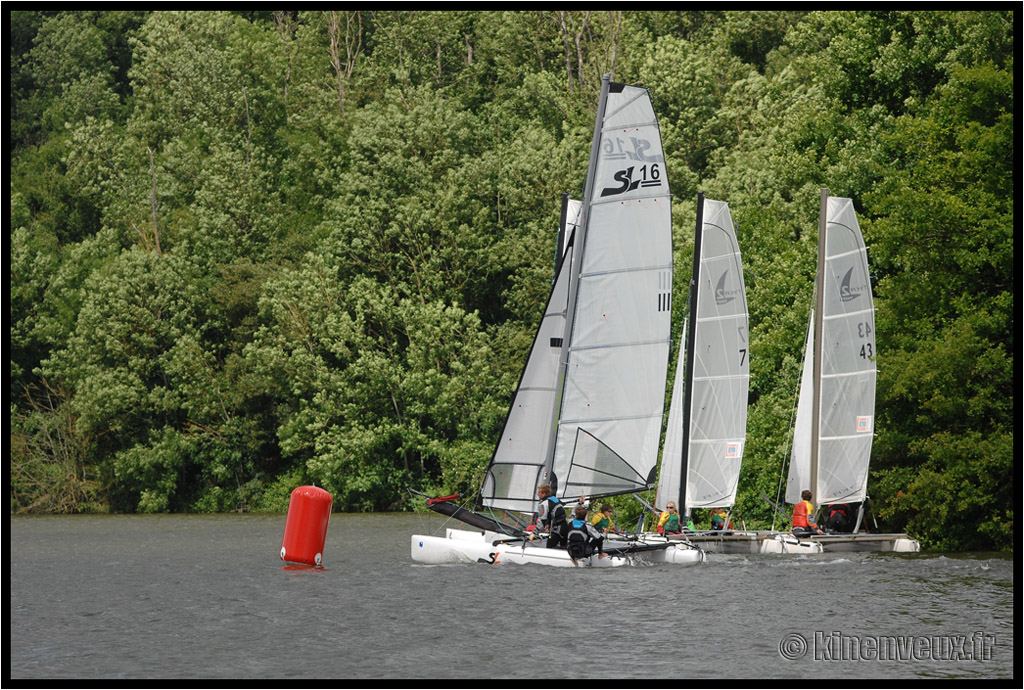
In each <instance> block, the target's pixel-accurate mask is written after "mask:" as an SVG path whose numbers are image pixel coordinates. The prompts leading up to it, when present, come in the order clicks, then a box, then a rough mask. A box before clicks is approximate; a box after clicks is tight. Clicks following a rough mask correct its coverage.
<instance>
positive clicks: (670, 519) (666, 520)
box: [657, 501, 683, 534]
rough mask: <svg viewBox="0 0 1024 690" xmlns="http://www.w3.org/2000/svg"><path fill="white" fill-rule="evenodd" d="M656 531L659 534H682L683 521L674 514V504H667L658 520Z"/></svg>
mask: <svg viewBox="0 0 1024 690" xmlns="http://www.w3.org/2000/svg"><path fill="white" fill-rule="evenodd" d="M657 529H658V533H659V534H682V532H683V519H682V518H681V517H680V516H679V513H678V512H676V504H675V503H673V502H672V501H669V502H668V505H667V506H666V507H665V511H664V512H663V513H662V514H661V517H659V518H658V527H657Z"/></svg>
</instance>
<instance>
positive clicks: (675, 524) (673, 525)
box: [661, 513, 682, 532]
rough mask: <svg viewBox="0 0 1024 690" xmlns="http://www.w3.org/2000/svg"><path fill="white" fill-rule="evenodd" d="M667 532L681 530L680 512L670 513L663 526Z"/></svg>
mask: <svg viewBox="0 0 1024 690" xmlns="http://www.w3.org/2000/svg"><path fill="white" fill-rule="evenodd" d="M661 528H662V529H663V530H664V531H665V532H681V531H682V530H681V529H679V513H669V514H668V519H667V520H665V524H664V525H662V526H661Z"/></svg>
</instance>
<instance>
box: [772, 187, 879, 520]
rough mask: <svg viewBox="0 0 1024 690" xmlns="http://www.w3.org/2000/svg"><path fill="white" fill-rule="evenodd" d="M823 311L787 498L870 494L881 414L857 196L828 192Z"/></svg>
mask: <svg viewBox="0 0 1024 690" xmlns="http://www.w3.org/2000/svg"><path fill="white" fill-rule="evenodd" d="M821 199H822V202H821V221H820V222H819V240H818V241H819V252H818V278H817V284H816V308H815V309H814V310H813V311H812V313H811V325H810V327H809V328H808V333H807V342H806V354H805V358H804V369H803V374H802V377H801V385H800V399H799V403H798V406H797V418H796V423H795V426H794V437H793V450H792V454H791V458H790V466H789V478H788V480H787V483H786V502H787V503H791V504H795V503H798V502H799V501H800V500H801V499H800V494H801V492H802V491H803V490H805V489H810V491H811V493H812V494H813V500H814V503H816V504H819V505H828V504H833V503H858V502H862V501H864V499H865V498H866V496H867V482H868V464H869V463H870V460H871V443H872V439H873V435H874V414H875V376H876V369H875V310H874V303H873V300H872V297H871V282H870V278H869V274H868V259H867V250H866V249H865V247H864V238H863V236H862V235H861V232H860V225H859V224H858V223H857V215H856V213H855V212H854V209H853V202H852V201H851V200H850V199H843V198H839V197H832V196H829V195H828V190H822V197H821Z"/></svg>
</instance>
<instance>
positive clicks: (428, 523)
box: [8, 514, 1015, 682]
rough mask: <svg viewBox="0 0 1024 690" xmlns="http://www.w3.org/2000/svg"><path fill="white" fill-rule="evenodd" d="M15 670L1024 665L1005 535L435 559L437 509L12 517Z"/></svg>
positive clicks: (534, 670) (641, 674) (753, 669)
mask: <svg viewBox="0 0 1024 690" xmlns="http://www.w3.org/2000/svg"><path fill="white" fill-rule="evenodd" d="M10 524H11V531H10V534H11V538H10V543H11V550H10V599H9V604H8V605H9V609H8V610H9V612H10V635H9V639H10V649H11V653H10V676H11V678H12V679H28V678H138V679H146V678H178V679H185V678H275V679H283V680H291V679H298V678H428V679H429V678H488V679H494V678H511V679H522V680H523V681H524V682H527V681H533V680H537V679H541V678H544V679H552V678H569V679H579V678H599V679H600V678H604V679H610V678H614V679H621V678H630V677H636V678H643V679H648V680H651V679H657V678H679V677H684V678H686V677H689V678H705V679H729V678H737V679H744V678H746V679H760V678H791V679H797V678H809V677H813V678H835V679H850V678H877V677H883V676H884V677H887V678H890V679H892V678H949V677H956V678H1011V677H1012V676H1013V651H1014V644H1015V639H1014V625H1013V623H1014V610H1013V585H1014V569H1013V560H1012V557H1011V556H1008V555H1005V554H967V555H951V554H946V555H943V554H905V555H904V554H822V555H819V556H811V557H798V556H733V555H714V554H712V555H711V556H709V560H708V562H707V563H705V564H703V565H696V566H671V565H657V566H646V567H626V568H601V569H584V568H580V569H563V568H549V567H544V566H512V565H506V566H498V567H494V566H487V565H452V566H424V565H418V564H415V563H414V562H413V561H412V559H411V557H410V553H409V551H410V535H412V534H413V533H421V534H435V533H437V532H438V530H441V531H442V532H443V529H441V528H442V526H443V524H444V522H443V519H442V518H440V517H439V516H434V515H409V514H384V515H334V516H332V518H331V523H330V527H329V529H328V534H327V544H326V547H325V549H324V567H323V568H318V569H314V568H305V567H296V566H287V565H285V564H284V563H282V562H281V561H280V560H279V557H278V552H279V550H280V547H281V540H282V537H283V534H284V524H285V516H284V515H272V516H252V515H230V516H228V515H217V516H101V517H86V516H78V517H33V518H11V520H10Z"/></svg>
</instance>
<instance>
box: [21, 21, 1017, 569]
mask: <svg viewBox="0 0 1024 690" xmlns="http://www.w3.org/2000/svg"><path fill="white" fill-rule="evenodd" d="M1014 18H1015V15H1014V13H1013V12H1009V11H941V12H939V11H929V12H921V11H916V12H900V11H882V10H872V11H830V12H804V11H754V12H751V11H712V12H693V11H657V12H619V11H614V12H613V11H602V12H589V11H566V12H562V11H557V12H556V11H506V10H500V11H466V10H462V11H446V12H438V11H383V10H373V11H301V12H297V11H289V12H278V11H266V12H247V13H233V12H189V11H174V12H163V11H161V12H141V11H140V12H134V11H132V12H129V11H47V12H37V11H24V10H17V11H12V12H11V13H10V36H9V37H10V43H11V58H10V82H9V83H10V87H9V89H10V90H9V96H10V98H9V101H10V104H11V105H10V114H11V118H10V135H11V136H10V142H11V155H10V173H11V175H10V179H11V186H10V203H9V211H8V213H9V227H10V231H9V247H10V252H9V267H10V282H9V293H8V294H9V308H10V311H9V319H10V320H9V324H10V344H11V348H10V350H11V355H10V360H9V372H10V373H9V377H10V378H9V385H8V390H9V392H10V396H11V405H10V413H9V414H10V427H11V444H10V445H11V454H10V475H11V486H10V493H11V499H12V500H11V504H12V510H14V511H25V512H33V511H35V512H76V511H103V510H113V511H129V512H130V511H143V512H145V511H149V512H159V511H187V510H196V511H224V510H281V509H282V508H283V507H284V506H285V505H286V503H287V497H288V494H289V492H290V490H291V488H294V485H295V484H297V483H299V482H316V483H317V484H319V485H322V486H324V487H326V488H327V489H328V490H330V491H331V492H332V493H333V494H334V496H335V503H336V506H337V507H338V509H341V510H393V509H407V508H409V507H410V504H409V502H408V499H407V494H406V492H405V489H406V488H407V487H414V488H418V489H420V490H425V491H438V492H446V493H447V492H455V491H469V492H471V491H473V490H475V488H476V487H478V486H479V482H480V476H481V473H482V471H483V468H484V467H485V465H486V462H487V460H488V458H489V456H490V453H491V450H492V448H493V444H494V438H495V435H496V434H497V433H498V430H499V429H500V426H501V423H502V420H503V418H504V415H505V412H506V405H507V401H508V398H509V395H510V394H511V392H512V390H513V388H514V386H515V382H516V380H517V377H518V374H519V369H520V367H521V364H522V361H523V358H524V356H525V353H526V351H527V349H528V347H529V345H530V342H531V339H532V336H533V332H534V329H535V327H536V322H537V319H538V318H539V310H540V309H541V307H542V305H543V303H544V301H545V299H546V296H547V291H548V289H549V285H550V280H551V271H552V257H553V255H554V229H555V224H556V222H557V214H558V204H559V199H560V196H561V194H562V192H566V191H568V192H571V193H575V194H578V193H579V190H580V189H581V187H582V183H583V176H584V173H585V170H586V163H587V161H586V157H587V155H588V151H589V141H590V134H591V131H592V128H593V113H594V107H595V102H596V94H597V91H598V86H599V83H600V79H601V75H602V74H604V73H605V72H611V73H612V74H613V76H614V78H615V79H616V80H618V81H626V82H639V83H642V84H644V85H645V86H647V87H648V88H650V89H651V92H652V94H653V96H654V102H655V110H656V112H657V113H658V117H659V121H660V125H661V128H662V132H663V134H664V139H665V148H666V154H667V159H668V166H667V167H668V169H669V174H670V175H671V176H672V187H673V190H674V191H675V194H676V197H677V200H676V203H675V204H674V209H673V216H674V219H675V256H674V261H675V265H676V267H677V269H676V270H677V274H678V276H679V278H680V280H679V281H678V286H677V290H676V292H677V295H676V297H677V299H676V303H677V304H680V305H681V304H684V303H685V294H684V293H685V285H686V281H685V278H686V274H687V272H688V270H689V268H688V267H689V266H690V254H692V238H691V237H690V235H691V232H690V228H691V227H692V222H693V219H692V216H693V202H692V199H693V198H694V196H695V194H696V192H697V191H705V192H707V194H708V195H709V196H710V197H712V198H717V199H723V200H725V201H728V202H729V203H730V206H731V209H732V215H733V218H734V219H735V221H736V223H737V227H738V233H739V240H740V245H741V247H742V249H743V253H744V260H745V265H746V269H745V270H746V285H747V290H748V303H749V304H750V308H751V396H750V414H749V421H748V443H747V450H746V452H745V457H746V458H747V462H746V463H745V466H744V471H743V475H742V477H741V482H740V495H739V500H738V504H737V512H738V513H739V514H740V515H741V516H742V517H743V518H744V519H745V521H746V524H747V525H748V526H757V525H761V526H768V525H769V524H770V523H771V520H772V516H771V513H770V509H769V508H768V506H767V505H765V504H764V502H763V501H761V499H760V497H761V495H762V494H768V495H770V496H775V495H776V492H777V488H778V484H779V478H780V476H781V473H782V472H783V471H784V467H785V463H786V458H787V457H788V449H789V443H790V435H791V426H792V415H793V405H794V401H795V391H796V387H797V382H798V379H799V371H800V361H799V358H800V353H801V351H802V342H803V337H804V333H805V328H806V323H807V314H808V310H809V307H810V300H811V290H812V282H813V275H814V270H815V267H814V262H815V258H814V257H815V242H816V237H815V234H816V233H815V228H816V224H817V219H816V215H817V203H818V202H817V199H818V190H819V189H820V188H821V187H828V188H829V189H830V190H831V192H832V193H833V194H835V195H840V196H848V197H851V198H853V199H854V203H855V205H856V207H857V210H858V213H859V215H860V217H861V223H862V227H863V229H864V232H865V236H866V240H867V243H868V245H869V259H870V262H871V266H872V271H873V281H874V285H875V293H876V308H877V318H876V323H877V328H878V344H879V350H880V354H879V360H878V365H879V377H878V381H879V386H878V401H877V407H878V423H877V437H876V441H875V447H874V453H873V464H872V473H871V478H870V482H869V493H870V494H871V496H872V499H873V503H874V506H875V513H876V517H877V519H878V520H879V521H880V522H881V523H882V525H883V526H884V527H886V528H890V529H907V530H910V531H911V532H913V533H914V534H915V535H917V536H919V537H920V538H921V539H922V540H923V542H924V544H926V545H927V546H929V547H932V548H942V549H954V550H955V549H1008V548H1011V545H1012V538H1011V534H1012V527H1013V518H1014V507H1013V503H1014V498H1015V496H1014V495H1013V493H1012V489H1011V487H1012V472H1013V461H1012V459H1011V458H1012V453H1013V450H1014V449H1013V445H1014V444H1013V425H1014V421H1013V388H1012V380H1013V374H1014V357H1015V350H1016V345H1015V342H1016V340H1015V339H1016V334H1015V329H1014V327H1013V322H1014V317H1013V314H1014V312H1013V302H1014V290H1013V277H1012V276H1013V268H1012V264H1013V255H1014V248H1013V231H1014V213H1013V212H1014V206H1013V203H1014V201H1013V200H1014V197H1015V194H1014V192H1015V189H1014V186H1015V185H1014V175H1013V168H1012V166H1013V158H1014V157H1013V154H1012V152H1013V148H1014V110H1015V109H1014V84H1013V76H1014V65H1013V53H1014V51H1013V47H1014V46H1013V33H1014ZM681 319H682V315H681V314H679V315H677V321H679V322H681Z"/></svg>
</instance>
